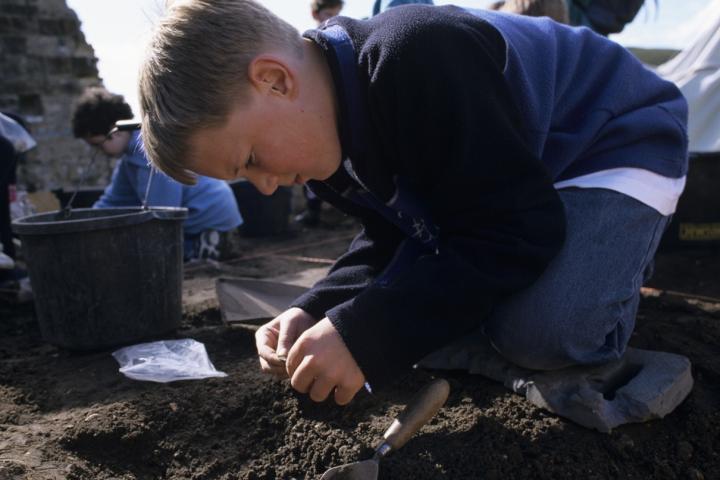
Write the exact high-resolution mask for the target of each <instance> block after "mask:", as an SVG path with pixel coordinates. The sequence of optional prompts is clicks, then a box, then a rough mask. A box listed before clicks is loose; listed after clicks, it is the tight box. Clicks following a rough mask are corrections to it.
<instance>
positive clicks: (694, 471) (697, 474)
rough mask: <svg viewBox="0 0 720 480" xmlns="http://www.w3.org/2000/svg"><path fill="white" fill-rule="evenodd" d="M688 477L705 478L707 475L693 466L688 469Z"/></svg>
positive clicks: (691, 479)
mask: <svg viewBox="0 0 720 480" xmlns="http://www.w3.org/2000/svg"><path fill="white" fill-rule="evenodd" d="M688 478H689V479H690V480H705V475H703V473H702V472H701V471H700V470H698V469H697V468H691V469H689V470H688Z"/></svg>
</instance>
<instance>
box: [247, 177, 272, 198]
mask: <svg viewBox="0 0 720 480" xmlns="http://www.w3.org/2000/svg"><path fill="white" fill-rule="evenodd" d="M249 180H250V182H251V183H252V184H253V185H255V188H257V189H258V190H259V191H260V193H262V194H263V195H272V194H273V193H275V190H277V187H278V177H276V176H275V175H258V176H257V177H255V178H252V179H249Z"/></svg>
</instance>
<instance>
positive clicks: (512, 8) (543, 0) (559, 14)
mask: <svg viewBox="0 0 720 480" xmlns="http://www.w3.org/2000/svg"><path fill="white" fill-rule="evenodd" d="M490 8H492V9H493V10H501V11H503V12H510V13H517V14H520V15H527V16H530V17H550V18H552V19H553V20H555V21H556V22H560V23H566V24H567V23H570V18H569V16H568V9H567V5H566V4H565V0H507V1H505V2H495V3H494V4H493V5H492V6H491V7H490Z"/></svg>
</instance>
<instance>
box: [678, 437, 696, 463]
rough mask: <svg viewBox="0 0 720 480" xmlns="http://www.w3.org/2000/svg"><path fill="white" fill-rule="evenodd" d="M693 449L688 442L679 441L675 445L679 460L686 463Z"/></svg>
mask: <svg viewBox="0 0 720 480" xmlns="http://www.w3.org/2000/svg"><path fill="white" fill-rule="evenodd" d="M694 450H695V449H694V448H693V446H692V444H691V443H690V442H686V441H684V440H683V441H680V442H678V444H677V454H678V457H680V458H681V459H683V460H685V461H688V460H690V459H691V458H692V456H693V452H694Z"/></svg>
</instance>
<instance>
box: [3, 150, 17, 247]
mask: <svg viewBox="0 0 720 480" xmlns="http://www.w3.org/2000/svg"><path fill="white" fill-rule="evenodd" d="M5 146H9V149H6V148H3V147H5ZM15 165H16V158H15V151H14V149H12V145H10V144H9V142H6V141H5V142H0V243H2V245H3V252H4V253H5V254H7V255H8V256H10V257H12V258H15V246H14V245H13V242H12V230H11V229H10V189H9V187H10V184H11V183H10V182H14V179H15Z"/></svg>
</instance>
